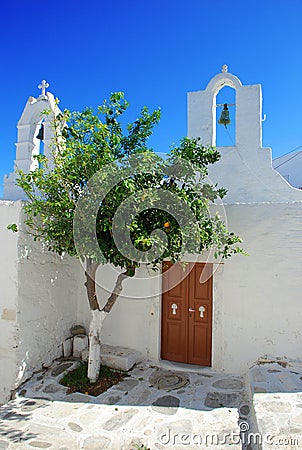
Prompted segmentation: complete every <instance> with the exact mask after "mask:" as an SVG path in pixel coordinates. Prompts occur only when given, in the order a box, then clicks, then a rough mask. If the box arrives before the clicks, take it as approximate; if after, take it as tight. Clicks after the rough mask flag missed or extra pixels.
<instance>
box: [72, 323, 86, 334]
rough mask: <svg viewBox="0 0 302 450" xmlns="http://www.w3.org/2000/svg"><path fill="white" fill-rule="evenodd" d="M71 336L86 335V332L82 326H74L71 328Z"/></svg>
mask: <svg viewBox="0 0 302 450" xmlns="http://www.w3.org/2000/svg"><path fill="white" fill-rule="evenodd" d="M70 334H72V336H76V335H77V334H86V330H85V328H84V327H83V326H82V325H74V326H73V327H71V328H70Z"/></svg>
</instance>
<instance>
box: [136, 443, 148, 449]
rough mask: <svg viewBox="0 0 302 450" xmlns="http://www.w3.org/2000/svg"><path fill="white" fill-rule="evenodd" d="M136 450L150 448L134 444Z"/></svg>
mask: <svg viewBox="0 0 302 450" xmlns="http://www.w3.org/2000/svg"><path fill="white" fill-rule="evenodd" d="M134 450H150V447H147V446H146V445H144V444H134Z"/></svg>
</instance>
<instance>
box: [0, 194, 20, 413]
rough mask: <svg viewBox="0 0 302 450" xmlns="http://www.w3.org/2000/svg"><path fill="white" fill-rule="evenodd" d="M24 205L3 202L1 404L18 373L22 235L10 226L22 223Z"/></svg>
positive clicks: (0, 216) (0, 215)
mask: <svg viewBox="0 0 302 450" xmlns="http://www.w3.org/2000/svg"><path fill="white" fill-rule="evenodd" d="M20 207H21V202H4V201H0V242H1V245H0V266H1V270H0V286H1V294H0V404H1V403H3V402H4V401H6V400H8V399H9V397H10V394H11V391H12V390H13V389H14V387H15V380H16V373H17V352H18V349H17V346H18V326H17V312H18V305H17V304H18V282H17V280H18V267H17V260H18V246H17V241H18V238H17V235H16V234H13V233H12V232H11V231H8V230H7V229H6V227H7V225H8V224H9V223H19V215H20Z"/></svg>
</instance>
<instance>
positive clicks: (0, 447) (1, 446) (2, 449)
mask: <svg viewBox="0 0 302 450" xmlns="http://www.w3.org/2000/svg"><path fill="white" fill-rule="evenodd" d="M8 446H9V442H6V441H3V440H2V439H1V440H0V450H6V449H7V448H8Z"/></svg>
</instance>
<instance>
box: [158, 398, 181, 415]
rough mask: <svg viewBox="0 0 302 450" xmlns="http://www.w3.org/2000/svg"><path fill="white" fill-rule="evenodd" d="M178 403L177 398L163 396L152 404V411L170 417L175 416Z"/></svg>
mask: <svg viewBox="0 0 302 450" xmlns="http://www.w3.org/2000/svg"><path fill="white" fill-rule="evenodd" d="M179 403H180V401H179V398H177V397H174V396H173V395H164V396H163V397H159V398H157V399H156V400H155V401H154V402H153V403H152V409H153V410H154V411H156V412H158V413H160V414H165V415H167V416H170V415H173V414H176V412H177V410H178V407H179Z"/></svg>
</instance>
